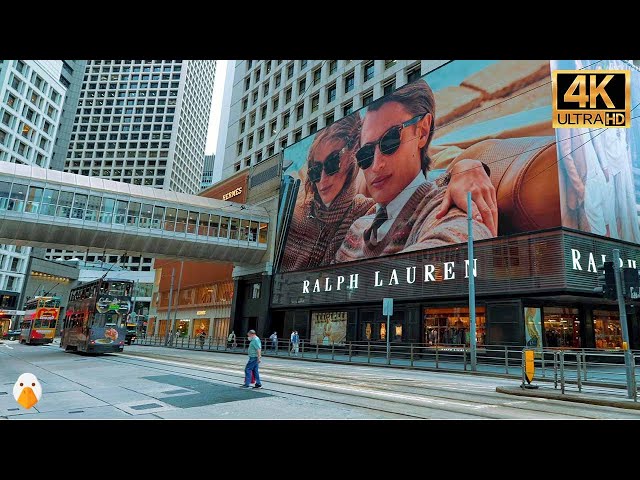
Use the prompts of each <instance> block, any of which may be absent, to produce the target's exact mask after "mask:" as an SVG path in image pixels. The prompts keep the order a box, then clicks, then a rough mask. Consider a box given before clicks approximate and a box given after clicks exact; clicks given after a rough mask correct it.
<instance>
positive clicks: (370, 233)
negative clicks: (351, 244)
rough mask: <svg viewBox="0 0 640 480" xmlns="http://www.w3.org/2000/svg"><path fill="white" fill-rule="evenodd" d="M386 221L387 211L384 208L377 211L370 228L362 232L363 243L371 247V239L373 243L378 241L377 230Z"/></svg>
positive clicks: (387, 218)
mask: <svg viewBox="0 0 640 480" xmlns="http://www.w3.org/2000/svg"><path fill="white" fill-rule="evenodd" d="M387 220H389V217H388V216H387V209H386V208H385V207H381V208H380V209H378V213H376V216H375V218H374V219H373V223H372V224H371V227H369V228H368V229H367V230H365V231H364V241H365V242H366V243H367V244H369V246H371V239H372V238H373V239H374V241H376V242H377V241H378V229H379V228H380V226H381V225H382V224H383V223H384V222H386V221H387Z"/></svg>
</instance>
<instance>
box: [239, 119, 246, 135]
mask: <svg viewBox="0 0 640 480" xmlns="http://www.w3.org/2000/svg"><path fill="white" fill-rule="evenodd" d="M246 123H247V122H246V121H245V120H244V119H242V120H241V121H240V133H244V129H245V126H246Z"/></svg>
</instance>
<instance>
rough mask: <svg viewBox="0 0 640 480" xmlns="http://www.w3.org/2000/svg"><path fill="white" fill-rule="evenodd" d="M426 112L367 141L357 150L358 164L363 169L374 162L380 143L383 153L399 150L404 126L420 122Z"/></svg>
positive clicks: (389, 153)
mask: <svg viewBox="0 0 640 480" xmlns="http://www.w3.org/2000/svg"><path fill="white" fill-rule="evenodd" d="M425 115H426V114H424V113H423V114H420V115H416V116H415V117H413V118H412V119H410V120H407V121H406V122H404V123H401V124H400V125H394V126H393V127H391V128H390V129H389V130H387V131H386V132H384V134H383V135H382V136H381V137H380V138H379V139H378V140H377V141H375V142H369V143H365V144H364V145H363V146H362V147H360V149H359V150H358V151H357V152H356V160H357V161H358V166H359V167H360V168H361V169H362V170H366V169H367V168H369V167H370V166H371V164H372V163H373V155H374V154H375V151H376V145H380V153H382V154H383V155H392V154H393V153H395V152H396V150H398V148H399V147H400V132H401V131H402V129H403V128H404V127H408V126H409V125H413V124H415V123H418V121H419V120H420V119H421V118H422V117H424V116H425Z"/></svg>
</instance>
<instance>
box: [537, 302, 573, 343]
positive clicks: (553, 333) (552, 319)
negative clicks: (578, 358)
mask: <svg viewBox="0 0 640 480" xmlns="http://www.w3.org/2000/svg"><path fill="white" fill-rule="evenodd" d="M543 311H544V321H543V323H544V346H545V347H552V348H553V347H565V348H580V346H581V341H580V319H579V317H578V309H577V308H567V307H544V309H543Z"/></svg>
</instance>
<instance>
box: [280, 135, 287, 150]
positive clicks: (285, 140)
mask: <svg viewBox="0 0 640 480" xmlns="http://www.w3.org/2000/svg"><path fill="white" fill-rule="evenodd" d="M286 147H287V137H284V138H283V139H282V140H280V149H281V150H284V149H285V148H286Z"/></svg>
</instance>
